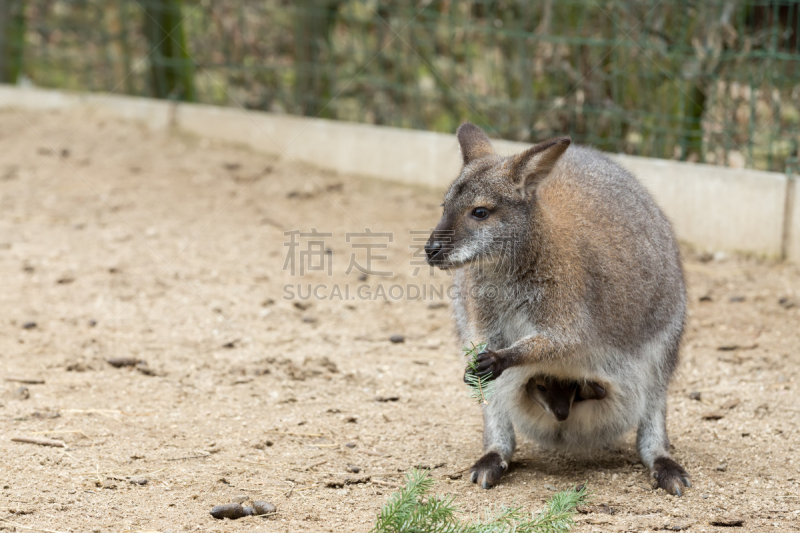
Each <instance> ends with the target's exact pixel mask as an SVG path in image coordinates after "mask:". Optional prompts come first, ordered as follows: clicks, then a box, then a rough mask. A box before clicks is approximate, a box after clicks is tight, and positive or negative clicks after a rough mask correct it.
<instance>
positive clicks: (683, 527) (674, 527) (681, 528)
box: [664, 522, 691, 531]
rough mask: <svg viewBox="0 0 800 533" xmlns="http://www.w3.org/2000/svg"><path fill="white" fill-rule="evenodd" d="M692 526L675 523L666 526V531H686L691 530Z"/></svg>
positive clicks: (684, 523)
mask: <svg viewBox="0 0 800 533" xmlns="http://www.w3.org/2000/svg"><path fill="white" fill-rule="evenodd" d="M690 527H691V526H690V525H689V524H687V523H686V522H674V523H672V524H665V525H664V529H666V530H667V531H684V530H686V529H689V528H690Z"/></svg>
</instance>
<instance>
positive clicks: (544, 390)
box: [536, 385, 547, 392]
mask: <svg viewBox="0 0 800 533" xmlns="http://www.w3.org/2000/svg"><path fill="white" fill-rule="evenodd" d="M536 388H537V389H539V392H547V387H545V386H544V385H536Z"/></svg>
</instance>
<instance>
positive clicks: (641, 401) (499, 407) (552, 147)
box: [426, 124, 690, 495]
mask: <svg viewBox="0 0 800 533" xmlns="http://www.w3.org/2000/svg"><path fill="white" fill-rule="evenodd" d="M458 138H459V141H460V143H461V148H462V155H463V156H464V167H463V169H462V172H461V174H460V175H459V177H458V178H457V179H456V180H455V182H454V183H453V184H452V185H451V187H450V189H449V190H448V192H447V194H446V195H445V203H444V214H443V216H442V220H441V221H440V223H439V225H438V226H437V228H436V230H434V233H433V234H432V235H431V238H430V240H429V242H428V246H427V247H426V250H427V252H428V256H429V262H430V263H431V264H433V265H436V266H439V267H440V268H446V269H454V270H455V272H454V283H455V285H456V287H457V289H458V292H459V294H460V297H459V298H456V299H455V300H454V301H453V312H454V316H455V323H456V330H457V332H458V336H459V339H460V341H461V344H462V345H468V344H469V343H471V342H475V343H477V342H487V343H488V349H489V351H488V352H487V353H486V354H485V355H484V356H483V361H482V363H481V365H483V366H482V368H484V369H488V370H491V371H492V372H493V374H494V375H495V376H497V378H496V379H497V381H496V394H495V396H494V399H493V401H492V402H491V403H490V404H489V405H488V406H485V407H484V439H483V440H484V457H483V458H482V459H481V461H479V462H478V463H476V465H475V467H473V473H472V479H473V481H476V482H479V483H480V484H481V485H482V486H484V487H487V488H488V487H489V486H491V485H492V484H494V483H496V482H497V479H498V478H499V476H500V474H498V473H497V472H500V473H502V471H504V470H505V466H506V465H507V464H508V462H509V461H510V460H511V456H512V454H513V452H514V449H515V446H516V444H515V442H516V441H515V434H514V431H515V429H516V430H517V431H520V432H522V433H524V434H526V435H527V436H529V437H530V438H532V439H534V440H535V441H537V442H538V443H540V444H541V445H543V446H546V447H550V448H555V449H559V450H566V451H585V450H587V449H596V448H599V447H602V446H606V445H609V444H612V443H614V442H615V441H617V440H618V439H619V438H620V437H622V436H623V435H624V434H626V433H627V432H629V431H630V430H632V429H634V428H637V429H638V438H637V445H638V450H639V454H640V457H641V459H642V462H643V463H644V464H645V465H646V466H647V467H648V468H650V469H651V472H652V473H653V476H654V478H655V479H656V481H657V482H658V483H660V484H661V485H662V486H663V488H665V490H667V491H669V492H671V493H673V494H678V495H680V493H681V489H682V488H683V486H690V484H689V480H688V475H687V474H686V472H685V471H684V470H683V469H682V468H681V467H680V465H678V464H677V463H675V462H674V461H672V460H671V459H670V455H669V441H668V438H667V432H666V398H667V386H668V384H669V382H670V379H671V377H672V374H673V372H674V370H675V367H676V364H677V361H678V347H679V345H680V341H681V337H682V334H683V329H684V320H685V315H686V290H685V284H684V278H683V270H682V266H681V261H680V254H679V250H678V246H677V243H676V241H675V237H674V234H673V231H672V228H671V225H670V223H669V221H668V219H667V218H666V216H665V215H664V214H663V213H662V211H661V210H660V209H659V208H658V206H657V205H656V204H655V202H654V201H653V199H652V198H651V196H650V195H649V194H648V193H647V191H646V190H645V189H644V187H642V185H641V184H640V183H639V182H638V181H637V180H636V179H635V178H634V177H633V176H632V175H631V174H630V173H629V172H627V171H626V170H624V169H623V168H622V167H620V166H618V165H616V164H615V163H613V162H611V161H610V160H609V159H608V158H606V157H605V156H603V155H602V154H601V153H599V152H597V151H595V150H592V149H589V148H584V147H577V146H569V139H568V138H561V139H555V140H552V141H549V142H545V143H541V144H540V145H537V146H535V147H533V148H531V149H530V150H528V151H526V152H525V153H523V154H520V155H517V156H512V157H500V156H497V155H495V154H494V153H493V152H492V151H491V150H487V148H486V147H487V145H489V141H488V138H486V136H485V135H484V134H483V133H482V132H481V131H480V130H479V129H478V128H476V127H475V126H473V125H471V124H465V125H463V126H462V127H461V128H459V134H458ZM489 146H490V145H489ZM568 146H569V148H567V147H568ZM477 207H487V208H489V209H488V211H489V212H490V215H489V216H488V217H487V218H486V219H479V218H478V217H477V215H481V214H482V213H480V212H476V211H475V208H477ZM444 234H447V237H446V238H445V237H442V235H444ZM497 292H500V293H501V295H500V296H498V295H497ZM534 375H546V376H553V377H555V378H558V379H563V380H567V381H576V382H578V383H583V384H585V383H587V382H589V381H592V382H595V383H597V384H601V385H602V386H603V387H604V388H605V390H606V392H607V396H606V397H605V398H604V399H602V400H598V401H586V402H579V403H575V404H574V405H573V407H572V411H571V413H570V415H569V417H568V419H566V420H564V421H563V422H558V421H557V420H555V419H554V418H553V417H552V416H546V413H545V411H544V410H543V409H542V408H541V406H540V405H538V404H537V403H536V402H534V401H532V400H531V399H530V397H529V396H528V395H527V394H526V390H525V387H526V384H527V382H528V381H529V379H530V378H531V377H532V376H534ZM492 452H495V453H496V454H497V456H498V457H497V458H496V457H495V456H494V455H491V456H490V455H489V454H491V453H492ZM659 459H662V460H661V461H659ZM487 464H488V465H489V466H486V465H487Z"/></svg>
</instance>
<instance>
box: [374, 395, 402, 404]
mask: <svg viewBox="0 0 800 533" xmlns="http://www.w3.org/2000/svg"><path fill="white" fill-rule="evenodd" d="M399 399H400V396H376V397H375V401H376V402H382V403H386V402H396V401H398V400H399Z"/></svg>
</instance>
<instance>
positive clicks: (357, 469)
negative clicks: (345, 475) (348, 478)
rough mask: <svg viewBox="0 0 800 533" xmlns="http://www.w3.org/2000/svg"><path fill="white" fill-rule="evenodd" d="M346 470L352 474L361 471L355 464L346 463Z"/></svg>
mask: <svg viewBox="0 0 800 533" xmlns="http://www.w3.org/2000/svg"><path fill="white" fill-rule="evenodd" d="M347 471H348V472H352V473H353V474H358V473H359V472H361V469H360V468H359V467H357V466H353V465H347Z"/></svg>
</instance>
